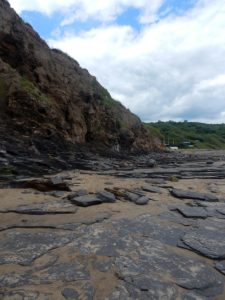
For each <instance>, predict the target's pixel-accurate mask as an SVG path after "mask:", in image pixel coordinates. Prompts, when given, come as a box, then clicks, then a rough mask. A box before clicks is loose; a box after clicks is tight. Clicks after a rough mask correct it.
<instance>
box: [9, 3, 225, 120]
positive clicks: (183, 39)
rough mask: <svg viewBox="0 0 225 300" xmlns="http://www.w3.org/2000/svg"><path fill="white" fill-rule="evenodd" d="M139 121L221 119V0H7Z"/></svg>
mask: <svg viewBox="0 0 225 300" xmlns="http://www.w3.org/2000/svg"><path fill="white" fill-rule="evenodd" d="M9 2H10V4H11V6H12V7H13V8H14V9H15V10H16V11H17V12H18V13H19V14H20V15H21V16H22V17H23V19H24V20H25V21H27V22H29V23H30V24H31V25H32V26H33V27H34V28H35V30H36V31H38V33H39V34H40V35H41V36H42V37H43V38H44V39H45V40H47V42H48V44H49V45H50V46H51V47H54V48H59V49H61V50H63V51H64V52H67V53H68V54H70V55H71V56H72V57H74V58H75V59H76V60H77V61H78V62H79V63H80V65H81V66H82V67H85V68H87V69H88V70H89V71H90V72H91V73H92V74H93V75H95V76H96V77H97V79H98V80H99V81H100V83H101V84H102V85H104V86H105V87H106V88H107V89H108V90H109V91H110V93H111V95H112V96H113V97H114V98H115V99H117V100H119V101H120V102H122V103H123V104H124V105H126V106H127V107H128V108H130V109H131V110H132V111H133V112H135V113H136V114H137V115H138V116H139V117H140V118H141V119H142V120H143V121H157V120H190V121H203V122H208V123H219V122H223V123H225V5H224V4H225V3H224V0H66V1H65V0H32V1H31V0H10V1H9Z"/></svg>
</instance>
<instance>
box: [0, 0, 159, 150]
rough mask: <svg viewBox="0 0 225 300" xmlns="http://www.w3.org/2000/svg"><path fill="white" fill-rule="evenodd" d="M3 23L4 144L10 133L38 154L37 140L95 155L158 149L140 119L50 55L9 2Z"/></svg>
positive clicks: (62, 58)
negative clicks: (79, 146)
mask: <svg viewBox="0 0 225 300" xmlns="http://www.w3.org/2000/svg"><path fill="white" fill-rule="evenodd" d="M0 20H1V21H0V138H1V139H2V137H4V136H5V133H6V132H7V134H8V136H17V137H18V135H19V136H20V137H21V139H26V140H27V141H28V142H27V143H28V144H29V145H30V147H33V149H34V151H42V147H41V146H42V145H41V143H39V144H38V143H35V141H36V140H37V137H38V138H39V140H41V139H43V138H45V139H48V141H49V140H50V141H52V144H53V145H55V144H57V143H59V140H61V141H67V142H69V143H71V144H72V145H73V144H84V145H91V147H92V149H113V150H117V151H118V150H129V151H132V152H135V151H149V150H152V149H156V148H158V147H159V144H158V141H157V139H156V138H155V137H154V136H153V135H151V133H150V132H149V131H148V130H147V129H146V128H145V127H144V126H143V125H142V123H141V121H140V120H139V118H138V117H136V116H135V115H134V114H132V113H131V112H130V111H129V110H128V109H126V108H125V107H124V106H123V105H121V104H120V103H119V102H117V101H115V100H113V99H112V98H111V96H110V94H109V93H108V91H107V90H106V89H105V88H103V87H102V86H101V85H100V84H99V83H98V81H97V80H96V78H95V77H93V76H91V75H90V74H89V72H88V71H87V70H86V69H82V68H81V67H80V66H79V64H78V63H77V62H76V61H75V60H73V59H72V58H71V57H69V56H68V55H66V54H65V53H63V52H61V51H60V50H56V49H50V48H49V47H48V45H47V44H46V43H45V41H43V40H42V39H41V38H40V37H39V35H38V34H37V33H36V32H35V31H34V30H33V29H32V27H31V26H30V25H29V24H27V23H24V22H23V20H22V19H21V18H20V17H19V16H18V15H17V14H16V13H15V11H14V10H13V9H12V8H11V7H10V5H9V3H8V2H7V1H6V0H0ZM53 148H54V147H53Z"/></svg>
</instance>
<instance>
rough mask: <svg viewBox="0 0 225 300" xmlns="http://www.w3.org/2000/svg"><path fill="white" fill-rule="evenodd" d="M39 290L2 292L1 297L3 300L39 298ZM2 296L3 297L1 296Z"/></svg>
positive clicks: (31, 299) (33, 299)
mask: <svg viewBox="0 0 225 300" xmlns="http://www.w3.org/2000/svg"><path fill="white" fill-rule="evenodd" d="M39 296H40V295H39V292H29V291H23V290H19V291H13V292H6V293H4V295H1V294H0V299H2V300H37V299H38V297H39ZM1 297H2V298H1Z"/></svg>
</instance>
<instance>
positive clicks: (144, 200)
mask: <svg viewBox="0 0 225 300" xmlns="http://www.w3.org/2000/svg"><path fill="white" fill-rule="evenodd" d="M148 201H149V199H148V198H147V197H145V196H143V197H140V198H138V199H137V200H136V201H135V204H137V205H146V204H148Z"/></svg>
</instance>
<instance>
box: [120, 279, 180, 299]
mask: <svg viewBox="0 0 225 300" xmlns="http://www.w3.org/2000/svg"><path fill="white" fill-rule="evenodd" d="M124 281H125V282H127V285H126V288H127V290H128V292H129V294H130V295H131V298H132V299H143V300H147V299H163V298H165V299H168V300H176V299H177V296H178V290H177V287H176V286H175V285H174V284H170V283H165V282H162V281H161V280H160V279H159V278H152V277H150V276H147V275H140V276H128V277H125V278H124Z"/></svg>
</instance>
